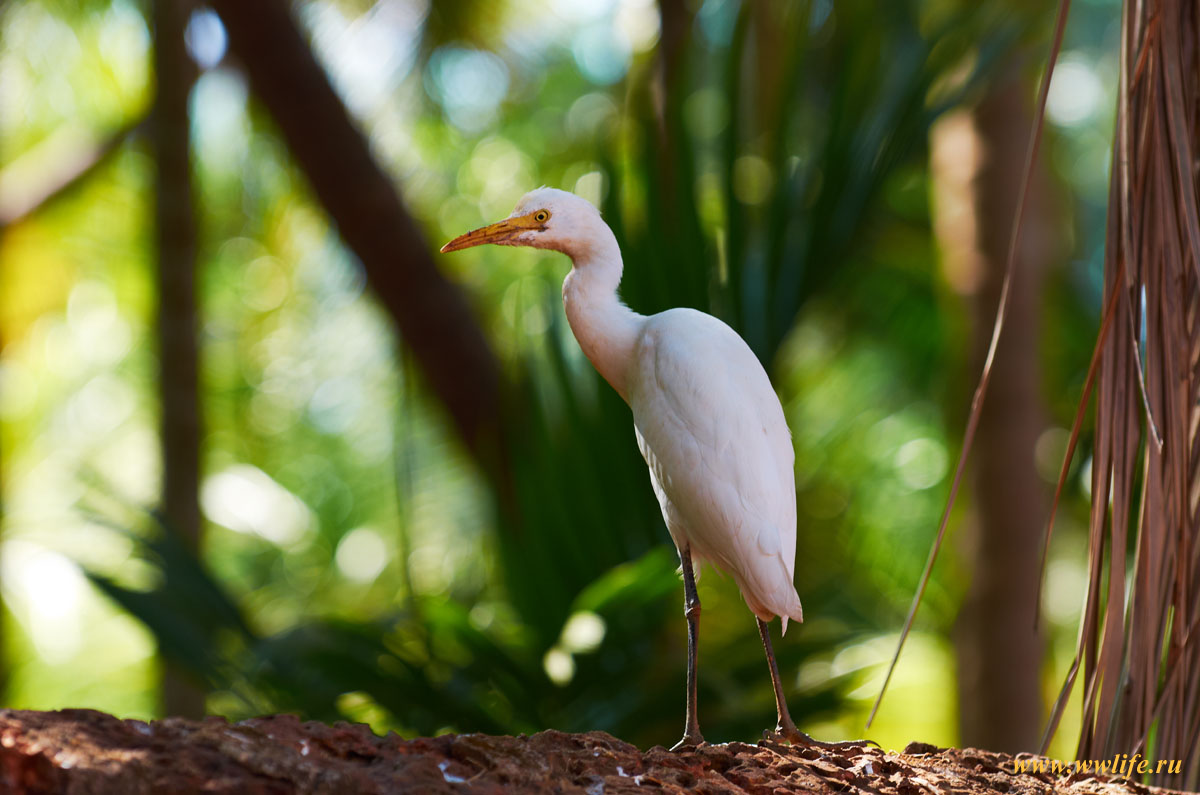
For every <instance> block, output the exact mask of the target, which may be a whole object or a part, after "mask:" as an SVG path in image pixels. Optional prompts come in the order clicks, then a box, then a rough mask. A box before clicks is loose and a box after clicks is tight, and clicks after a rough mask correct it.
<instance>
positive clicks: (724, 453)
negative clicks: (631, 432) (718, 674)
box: [629, 309, 803, 628]
mask: <svg viewBox="0 0 1200 795" xmlns="http://www.w3.org/2000/svg"><path fill="white" fill-rule="evenodd" d="M629 405H630V407H631V408H632V409H633V420H634V424H635V426H636V428H637V435H638V446H639V447H640V448H641V450H642V455H643V456H644V457H645V459H646V463H647V464H648V465H649V467H650V475H651V479H652V480H653V481H654V488H655V492H656V493H657V494H658V498H659V502H660V504H661V505H662V509H663V516H664V518H665V519H666V521H667V527H668V529H670V531H671V535H672V537H673V538H674V539H675V542H676V544H677V545H679V546H680V547H682V546H683V545H684V544H685V543H686V544H687V545H688V546H690V547H691V549H692V553H693V555H694V556H695V557H697V558H700V559H705V560H709V561H712V562H713V563H715V564H717V565H718V566H720V567H721V568H722V569H724V570H725V571H727V572H728V573H729V574H731V575H732V576H733V577H734V580H735V581H736V582H737V584H738V587H739V588H740V589H741V591H742V595H743V596H744V597H745V599H746V603H747V604H748V605H749V606H750V609H751V611H753V612H754V613H755V614H756V615H758V616H759V617H760V618H762V619H764V620H768V619H770V618H771V617H773V616H775V615H779V616H783V618H784V622H785V623H784V627H785V628H786V626H787V624H786V621H787V619H788V618H789V617H790V618H795V619H797V620H801V619H802V616H803V614H802V612H801V608H800V599H799V597H798V596H797V594H796V589H795V586H794V585H793V583H792V573H793V569H794V566H795V560H796V490H795V481H794V476H793V470H792V464H793V460H794V453H793V451H792V441H791V434H790V433H789V432H788V428H787V423H786V421H785V420H784V417H783V409H782V407H781V406H780V405H779V398H778V397H777V396H776V394H775V391H774V389H772V387H771V382H770V379H768V378H767V374H766V373H765V372H764V371H763V369H762V366H761V365H760V364H759V363H758V359H757V358H756V357H755V356H754V353H753V352H752V351H751V350H750V348H749V346H747V345H746V343H745V341H743V340H742V338H741V337H739V336H738V335H737V334H736V333H735V332H734V331H733V330H732V329H731V328H729V327H728V326H726V325H725V324H724V323H722V322H721V321H720V320H717V319H716V318H714V317H712V316H710V315H706V314H704V313H703V312H697V311H695V310H691V309H672V310H670V311H667V312H663V313H661V314H658V315H654V316H652V317H650V318H647V319H646V322H645V325H644V327H643V330H642V333H641V336H640V338H639V340H638V343H637V347H636V349H635V354H634V362H633V364H632V370H631V372H630V378H629Z"/></svg>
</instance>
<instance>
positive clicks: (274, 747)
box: [0, 710, 1169, 795]
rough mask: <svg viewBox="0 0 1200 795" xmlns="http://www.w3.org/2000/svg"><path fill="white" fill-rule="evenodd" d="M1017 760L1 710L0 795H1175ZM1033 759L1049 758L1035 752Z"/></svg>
mask: <svg viewBox="0 0 1200 795" xmlns="http://www.w3.org/2000/svg"><path fill="white" fill-rule="evenodd" d="M1015 761H1016V760H1014V759H1013V757H1010V756H1008V755H1005V754H997V753H992V752H989V751H976V750H973V749H967V750H963V751H958V750H954V749H941V748H935V747H933V746H931V745H925V744H922V743H912V744H910V745H909V746H908V747H907V748H905V749H904V751H903V752H899V753H897V752H894V751H882V750H880V749H878V748H870V747H866V748H862V749H859V750H852V751H830V750H822V749H816V748H796V747H789V746H785V745H777V744H774V743H766V742H763V743H759V744H757V745H748V744H745V743H727V744H722V745H710V746H705V747H703V748H700V749H697V750H694V751H684V752H681V753H671V752H670V751H667V750H665V749H663V748H662V747H654V748H651V749H650V750H648V751H641V750H639V749H637V748H635V747H634V746H632V745H630V744H628V743H624V742H621V741H620V740H618V739H616V738H615V737H612V736H611V735H608V734H605V733H604V732H588V733H587V734H565V733H563V732H556V731H546V732H541V733H538V734H535V735H533V736H531V737H525V736H521V737H491V736H488V735H483V734H464V735H455V734H446V735H443V736H441V737H436V738H432V739H427V738H416V739H413V740H403V739H401V738H400V737H398V736H396V735H395V734H389V735H388V736H386V737H377V736H375V735H374V734H372V733H371V731H370V729H368V728H367V727H366V726H363V725H354V726H352V725H349V724H345V723H339V724H337V725H335V726H326V725H324V724H320V723H301V722H300V721H299V720H298V719H296V718H295V717H294V716H288V715H280V716H272V717H265V718H256V719H254V720H248V721H245V722H243V723H238V724H233V725H231V724H228V723H226V722H225V721H224V720H221V719H219V718H210V719H208V720H206V721H204V722H203V723H200V722H195V721H185V720H178V719H169V720H165V721H156V722H153V723H143V722H141V721H120V720H117V719H116V718H113V717H111V716H109V715H105V714H103V713H100V712H93V711H90V710H68V711H64V712H21V711H16V710H2V711H0V789H2V790H3V791H4V792H6V793H12V795H25V794H26V793H60V792H68V793H122V795H139V793H147V794H149V793H160V792H201V791H203V792H208V793H239V795H246V794H247V793H251V794H253V793H272V795H275V794H276V793H331V794H333V793H336V794H337V795H342V794H343V793H361V794H362V795H372V794H373V793H389V795H401V793H421V795H431V794H433V793H455V792H471V793H484V794H486V795H493V794H494V795H501V793H503V794H504V795H522V794H523V793H544V792H572V793H573V792H579V793H582V792H603V793H607V795H622V794H624V793H628V795H635V794H637V793H646V792H656V793H668V794H670V795H685V794H687V793H697V792H702V793H730V794H731V795H741V794H745V793H768V792H815V793H849V794H850V795H857V794H860V793H861V794H862V795H866V794H867V793H870V794H871V795H915V794H916V793H922V792H953V793H961V795H990V793H1008V794H1009V795H1035V794H1036V795H1042V794H1043V793H1046V792H1050V791H1054V792H1060V793H1066V794H1067V795H1132V793H1140V794H1141V795H1152V794H1153V793H1159V794H1160V795H1165V793H1167V792H1169V790H1156V789H1153V788H1149V787H1143V786H1141V785H1139V784H1131V783H1129V782H1128V781H1124V780H1121V779H1118V778H1116V777H1114V776H1108V775H1103V774H1092V773H1088V774H1086V775H1070V776H1065V775H1064V776H1056V775H1054V774H1052V773H1049V772H1044V773H1032V772H1023V773H1018V772H1016V770H1015V764H1014V763H1015ZM1020 761H1022V762H1030V761H1036V760H1034V759H1033V758H1030V757H1025V758H1023V759H1021V760H1020Z"/></svg>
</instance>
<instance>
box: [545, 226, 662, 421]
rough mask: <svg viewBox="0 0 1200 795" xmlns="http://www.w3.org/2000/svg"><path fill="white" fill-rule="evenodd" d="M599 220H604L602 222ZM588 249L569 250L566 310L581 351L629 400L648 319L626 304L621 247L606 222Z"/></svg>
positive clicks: (565, 294)
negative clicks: (634, 363)
mask: <svg viewBox="0 0 1200 795" xmlns="http://www.w3.org/2000/svg"><path fill="white" fill-rule="evenodd" d="M597 220H598V219H597ZM590 231H592V234H591V235H589V239H588V240H587V245H584V246H579V247H578V248H577V249H576V250H574V251H568V252H566V253H567V254H569V255H570V257H571V261H572V262H573V263H574V267H572V268H571V272H570V273H568V274H567V278H566V280H565V281H564V282H563V306H564V307H565V308H566V311H567V322H568V323H570V324H571V331H572V332H573V333H574V334H575V339H577V340H578V341H579V347H580V348H582V349H583V353H584V355H585V356H587V357H588V359H589V360H590V361H591V363H592V365H593V366H594V367H595V368H596V370H597V371H598V372H599V373H600V375H602V376H603V377H604V380H605V381H607V382H608V383H609V384H611V385H612V388H613V389H615V390H617V393H618V394H619V395H620V396H621V397H622V398H624V399H625V401H626V402H629V396H628V394H627V393H626V391H625V388H626V382H627V375H628V369H629V364H630V363H631V362H632V361H633V349H634V346H635V345H636V343H637V337H638V333H639V331H640V330H641V327H642V322H643V321H644V320H645V317H644V316H642V315H639V314H638V313H636V312H634V311H633V310H632V309H630V308H629V307H627V306H625V305H624V304H622V303H621V301H620V299H619V298H618V297H617V286H618V285H619V284H620V283H621V271H622V264H621V249H620V248H619V247H618V246H617V239H616V237H615V236H614V235H613V233H612V230H611V229H609V228H608V225H607V224H605V223H604V222H603V221H599V222H598V223H597V225H596V228H595V229H594V230H590Z"/></svg>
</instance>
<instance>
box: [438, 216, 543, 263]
mask: <svg viewBox="0 0 1200 795" xmlns="http://www.w3.org/2000/svg"><path fill="white" fill-rule="evenodd" d="M533 216H534V213H530V214H529V215H522V216H519V217H517V218H505V219H504V220H503V221H497V222H496V223H494V224H489V225H487V226H485V227H482V228H480V229H475V230H473V231H470V232H467V233H466V234H465V235H459V236H458V237H456V238H454V239H453V240H451V241H450V242H449V243H447V244H446V245H444V246H442V253H443V254H446V253H448V252H451V251H460V250H462V249H464V248H473V247H474V246H482V245H484V244H485V243H493V244H495V245H498V246H512V245H520V244H519V243H516V242H514V239H515V238H516V237H517V235H519V234H521V233H522V232H528V231H530V230H531V229H545V228H546V227H545V226H544V225H543V224H542V223H540V222H538V221H536V220H534V218H533Z"/></svg>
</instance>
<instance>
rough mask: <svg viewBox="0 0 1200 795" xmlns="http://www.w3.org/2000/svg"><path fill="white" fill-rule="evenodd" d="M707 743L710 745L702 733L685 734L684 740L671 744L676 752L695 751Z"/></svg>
mask: <svg viewBox="0 0 1200 795" xmlns="http://www.w3.org/2000/svg"><path fill="white" fill-rule="evenodd" d="M705 745H708V743H707V742H705V741H704V737H703V736H701V735H700V734H685V735H683V739H682V740H680V741H679V742H677V743H675V744H674V745H672V746H671V750H672V751H674V752H675V753H678V752H680V751H694V750H696V749H697V748H700V747H701V746H705Z"/></svg>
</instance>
